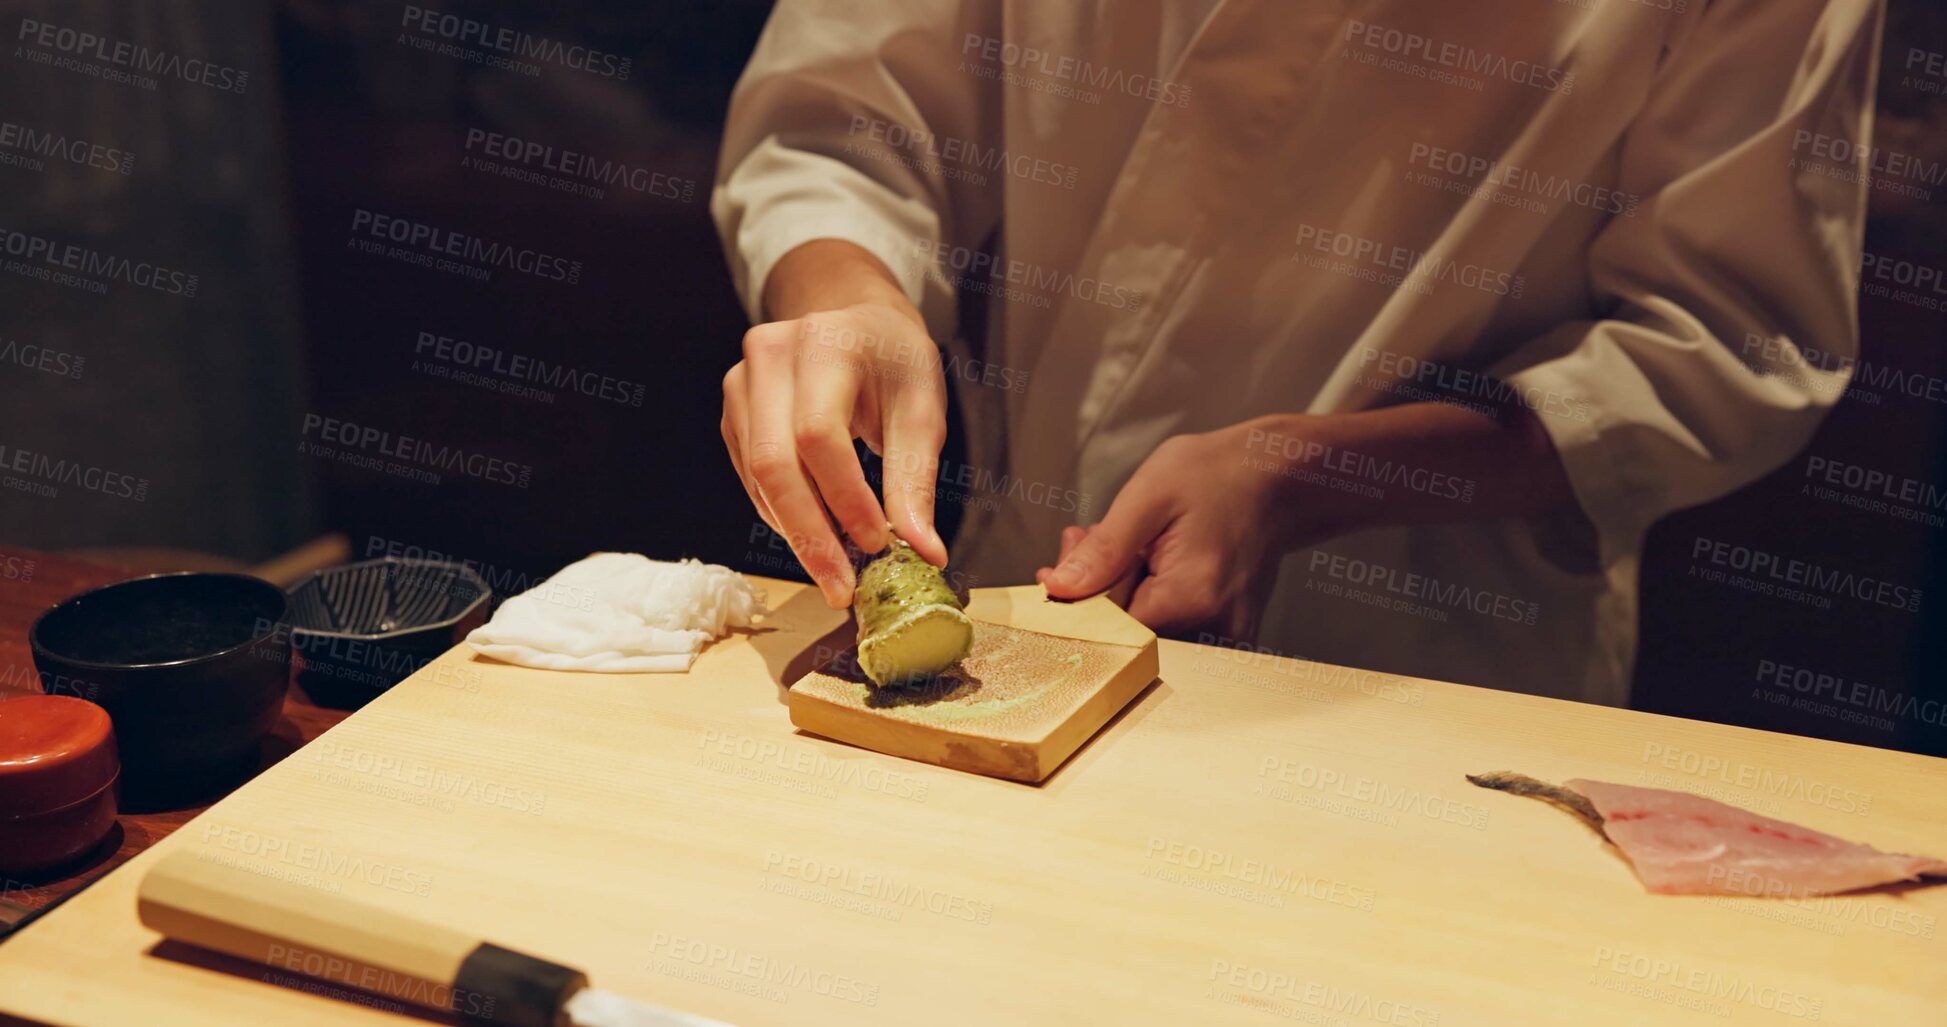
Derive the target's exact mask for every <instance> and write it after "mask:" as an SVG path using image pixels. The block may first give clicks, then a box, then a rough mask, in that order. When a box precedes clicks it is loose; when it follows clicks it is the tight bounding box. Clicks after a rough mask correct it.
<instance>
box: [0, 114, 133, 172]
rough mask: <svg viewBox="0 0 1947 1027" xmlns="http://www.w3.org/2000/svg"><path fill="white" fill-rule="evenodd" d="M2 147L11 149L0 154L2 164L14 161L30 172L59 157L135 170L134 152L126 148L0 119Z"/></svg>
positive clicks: (87, 164)
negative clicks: (74, 137) (70, 136)
mask: <svg viewBox="0 0 1947 1027" xmlns="http://www.w3.org/2000/svg"><path fill="white" fill-rule="evenodd" d="M0 150H5V151H10V152H6V153H0V164H14V165H18V166H21V167H25V168H27V169H28V170H30V171H42V170H45V165H44V164H43V161H45V160H60V161H67V162H68V163H70V164H78V165H80V166H82V167H87V168H96V169H99V170H101V171H112V172H115V173H117V174H122V175H128V174H133V173H134V172H135V154H132V153H130V152H128V151H127V150H123V149H119V148H117V147H113V146H109V145H107V144H104V143H97V142H92V141H90V140H87V139H70V138H69V137H67V136H65V135H62V134H60V133H59V132H47V131H43V130H41V129H38V128H35V127H33V126H32V125H21V124H17V123H15V122H12V121H0ZM36 158H39V159H36Z"/></svg>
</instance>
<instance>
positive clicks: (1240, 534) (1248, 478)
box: [1035, 423, 1331, 639]
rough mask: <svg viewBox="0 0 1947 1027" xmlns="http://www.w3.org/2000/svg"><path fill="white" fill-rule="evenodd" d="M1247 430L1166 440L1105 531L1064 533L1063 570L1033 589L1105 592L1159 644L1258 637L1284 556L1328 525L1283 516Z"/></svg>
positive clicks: (1275, 486) (1274, 480)
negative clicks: (1205, 635)
mask: <svg viewBox="0 0 1947 1027" xmlns="http://www.w3.org/2000/svg"><path fill="white" fill-rule="evenodd" d="M1251 430H1252V425H1251V424H1249V423H1247V424H1241V425H1235V426H1232V427H1229V428H1222V429H1219V430H1217V431H1213V432H1206V433H1204V434H1201V435H1178V436H1175V437H1173V438H1171V439H1169V440H1167V441H1165V442H1164V443H1163V444H1162V445H1161V446H1158V447H1157V448H1156V451H1155V452H1154V453H1151V454H1150V455H1149V459H1147V460H1145V461H1143V463H1142V466H1140V467H1138V468H1137V469H1136V473H1135V475H1134V476H1133V477H1131V478H1130V479H1129V483H1128V484H1127V485H1124V486H1123V487H1122V491H1121V492H1118V493H1117V494H1116V497H1115V502H1113V503H1111V504H1110V505H1109V512H1108V514H1107V516H1105V517H1103V519H1102V521H1101V522H1100V523H1098V524H1096V525H1094V526H1093V527H1090V528H1080V527H1071V528H1067V529H1065V530H1064V531H1063V532H1062V540H1061V541H1062V552H1061V557H1060V559H1059V561H1058V562H1057V565H1056V566H1055V567H1053V568H1048V567H1044V568H1042V569H1041V570H1040V571H1038V572H1037V573H1036V574H1035V580H1037V581H1039V582H1041V584H1043V585H1044V586H1046V587H1047V589H1048V594H1049V595H1051V596H1054V597H1055V598H1057V599H1081V598H1084V597H1087V596H1091V595H1094V594H1096V593H1098V592H1105V591H1106V592H1107V593H1108V594H1109V597H1110V598H1111V599H1113V600H1115V601H1116V602H1117V603H1119V604H1121V605H1123V606H1125V607H1127V608H1128V610H1129V614H1130V616H1132V617H1135V618H1136V619H1137V620H1139V621H1142V622H1143V623H1144V624H1147V625H1148V626H1149V627H1150V628H1151V629H1152V630H1154V631H1155V632H1156V633H1157V634H1160V635H1171V636H1179V637H1195V636H1196V635H1197V634H1198V633H1199V632H1209V633H1210V634H1213V635H1217V636H1221V637H1225V638H1237V639H1249V638H1251V637H1253V636H1254V635H1255V634H1256V631H1257V625H1258V619H1259V618H1260V617H1262V616H1263V613H1264V604H1265V602H1266V600H1268V599H1269V598H1270V595H1271V586H1272V584H1273V582H1275V581H1276V580H1277V574H1278V562H1279V559H1280V558H1281V557H1283V556H1284V554H1285V553H1287V552H1289V551H1290V550H1291V549H1292V548H1294V547H1295V546H1296V545H1299V544H1309V543H1310V541H1311V540H1314V539H1316V538H1319V537H1323V536H1324V535H1325V534H1329V533H1330V532H1331V526H1330V525H1327V524H1325V523H1322V522H1320V523H1309V519H1308V518H1306V517H1305V516H1304V511H1303V510H1300V509H1289V508H1285V509H1281V508H1280V507H1281V506H1283V505H1284V504H1280V503H1279V497H1280V496H1281V495H1282V494H1283V490H1282V489H1281V488H1279V481H1280V479H1279V477H1278V476H1277V475H1273V474H1267V473H1265V471H1263V470H1262V469H1259V467H1258V466H1256V465H1255V464H1253V463H1252V462H1251V460H1250V459H1249V456H1250V452H1251V450H1250V447H1249V445H1248V444H1247V440H1248V438H1249V432H1250V431H1251Z"/></svg>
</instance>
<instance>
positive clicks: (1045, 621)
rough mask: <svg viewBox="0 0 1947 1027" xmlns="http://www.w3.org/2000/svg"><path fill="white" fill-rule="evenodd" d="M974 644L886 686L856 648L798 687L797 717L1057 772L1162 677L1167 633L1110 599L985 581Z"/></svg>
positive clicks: (1016, 772) (980, 763) (949, 756)
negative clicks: (925, 672)
mask: <svg viewBox="0 0 1947 1027" xmlns="http://www.w3.org/2000/svg"><path fill="white" fill-rule="evenodd" d="M967 615H968V616H969V617H971V618H972V619H973V621H974V642H973V651H972V652H970V653H969V654H968V656H967V658H966V659H965V660H962V661H961V663H960V665H959V666H958V667H956V668H955V669H954V670H952V671H949V672H948V673H946V674H943V675H941V676H940V677H939V678H937V679H935V680H933V681H930V682H925V683H921V684H916V685H908V686H902V687H896V688H883V689H881V688H874V687H872V686H871V685H870V684H869V683H867V682H866V680H865V678H864V676H863V675H861V674H860V673H859V672H858V669H857V666H856V663H855V658H854V657H853V655H852V654H851V653H850V652H849V651H848V652H847V653H845V654H843V655H841V656H840V657H838V658H837V659H835V660H832V661H830V662H829V663H827V664H826V665H825V666H823V667H820V668H819V669H817V670H814V671H812V672H811V673H809V674H807V675H805V676H804V677H803V678H801V679H799V680H798V681H797V682H796V683H795V684H793V685H792V686H791V693H790V700H789V703H790V708H791V723H792V724H794V725H796V726H797V727H799V728H801V729H802V730H805V731H809V732H811V733H813V734H818V735H823V736H824V737H826V738H831V739H835V740H837V741H841V742H847V743H850V744H852V745H857V746H860V747H862V748H866V749H872V750H874V751H876V752H883V753H887V754H889V755H893V756H902V757H905V758H906V759H912V760H919V761H921V762H925V763H932V764H936V765H938V766H942V767H951V768H953V769H955V770H965V771H971V772H973V773H976V774H985V775H987V776H989V777H1000V778H1008V779H1010V780H1015V781H1026V782H1030V783H1035V782H1040V781H1042V780H1045V779H1046V778H1047V777H1048V775H1050V774H1052V773H1054V772H1055V769H1056V768H1057V767H1059V766H1061V765H1062V763H1063V762H1065V761H1066V760H1067V759H1068V757H1069V756H1071V755H1073V754H1074V753H1075V751H1076V750H1077V749H1079V748H1081V746H1082V744H1083V743H1084V742H1086V741H1088V739H1089V738H1090V737H1092V736H1093V735H1094V734H1095V732H1097V731H1098V730H1100V729H1101V728H1102V725H1104V724H1106V723H1108V722H1109V721H1110V720H1111V719H1113V718H1114V717H1115V715H1116V714H1117V713H1118V712H1120V711H1121V710H1122V708H1123V707H1124V706H1126V705H1128V703H1129V701H1130V700H1131V699H1134V698H1135V697H1136V696H1137V695H1138V694H1139V693H1141V692H1142V690H1143V689H1144V688H1145V687H1147V686H1148V685H1149V683H1150V682H1151V681H1154V680H1155V679H1156V672H1157V658H1156V636H1155V634H1154V633H1153V632H1151V631H1150V630H1149V629H1148V628H1145V627H1143V626H1142V624H1141V623H1139V622H1138V621H1136V620H1135V619H1134V618H1132V617H1130V616H1129V615H1128V614H1127V613H1125V612H1123V610H1122V609H1121V608H1120V607H1118V606H1116V605H1115V604H1114V603H1111V602H1110V601H1109V600H1108V599H1106V598H1104V597H1101V596H1097V597H1094V598H1092V599H1086V600H1083V601H1081V602H1077V603H1062V602H1055V601H1053V600H1050V599H1049V598H1048V597H1047V594H1046V593H1045V592H1043V591H1042V590H1041V588H1040V586H1038V585H1027V586H1020V587H1016V588H1004V589H976V590H975V591H974V592H973V594H972V599H971V601H970V602H969V603H968V606H967Z"/></svg>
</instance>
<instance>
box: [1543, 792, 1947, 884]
mask: <svg viewBox="0 0 1947 1027" xmlns="http://www.w3.org/2000/svg"><path fill="white" fill-rule="evenodd" d="M1568 787H1569V788H1572V789H1574V790H1575V791H1577V792H1580V793H1581V794H1583V795H1584V796H1587V797H1588V799H1589V801H1590V802H1591V803H1593V804H1594V805H1595V808H1596V810H1597V811H1598V812H1600V813H1601V814H1602V832H1603V833H1604V834H1606V835H1608V836H1609V840H1610V841H1612V842H1614V843H1615V844H1616V848H1618V849H1620V850H1622V854H1623V855H1624V856H1626V857H1628V859H1629V863H1630V865H1631V866H1633V867H1635V869H1636V876H1637V878H1638V879H1640V880H1641V881H1642V882H1643V886H1644V887H1646V888H1648V889H1649V890H1650V891H1653V892H1661V893H1664V894H1688V895H1747V896H1802V895H1829V894H1832V893H1834V892H1843V891H1851V890H1853V889H1855V888H1870V887H1872V886H1874V885H1879V884H1891V883H1893V882H1895V881H1911V880H1916V879H1918V878H1919V877H1920V876H1922V875H1932V876H1947V861H1942V860H1938V859H1929V858H1927V857H1925V856H1905V855H1900V854H1898V853H1892V852H1881V851H1879V850H1878V849H1875V848H1873V847H1872V846H1870V845H1860V844H1858V843H1857V842H1849V841H1846V840H1845V839H1844V838H1835V837H1833V836H1832V835H1829V834H1824V833H1822V832H1819V831H1814V830H1812V829H1811V828H1809V827H1800V826H1798V825H1797V824H1788V823H1786V822H1784V821H1782V820H1773V819H1771V818H1770V817H1761V816H1759V815H1758V814H1756V813H1752V812H1750V811H1749V810H1742V809H1739V808H1737V807H1736V806H1730V805H1726V804H1724V803H1721V802H1717V801H1715V800H1713V799H1706V798H1704V797H1703V796H1700V795H1691V794H1689V793H1687V792H1673V791H1669V790H1667V789H1663V788H1637V787H1635V786H1633V785H1619V784H1609V783H1607V782H1604V781H1588V780H1583V779H1580V778H1578V779H1576V780H1573V781H1570V782H1568Z"/></svg>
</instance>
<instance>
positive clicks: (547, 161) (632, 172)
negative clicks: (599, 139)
mask: <svg viewBox="0 0 1947 1027" xmlns="http://www.w3.org/2000/svg"><path fill="white" fill-rule="evenodd" d="M465 149H466V152H467V155H466V156H465V157H462V158H460V166H461V167H465V168H475V169H477V170H480V171H486V172H489V173H491V174H497V175H500V176H501V177H503V178H512V179H515V180H517V181H524V182H528V183H530V184H532V185H540V186H546V187H547V188H550V189H554V190H556V191H557V192H566V193H574V194H576V195H580V196H588V197H592V198H594V199H598V200H599V199H601V198H602V197H603V196H605V195H606V194H607V190H608V189H612V188H617V187H620V188H623V189H628V190H629V191H631V192H638V193H642V194H644V195H648V196H656V197H660V198H662V199H665V200H676V201H677V202H679V203H688V202H690V201H691V200H692V199H694V198H695V197H696V182H695V181H694V180H693V179H687V178H677V177H675V176H673V175H666V174H663V173H662V172H660V171H651V170H649V169H648V168H644V167H637V166H634V165H631V164H627V163H625V162H623V161H613V160H603V159H601V158H597V157H591V156H589V155H588V154H585V153H579V152H577V151H575V150H568V149H561V148H557V147H554V146H551V145H549V144H547V143H542V142H537V141H535V140H533V139H522V138H520V137H518V136H509V135H502V134H500V133H499V132H489V131H487V130H486V129H484V128H469V129H467V130H466V146H465ZM480 155H484V156H486V157H491V158H494V160H491V161H489V160H482V159H481V156H480ZM499 161H504V162H505V163H504V164H502V163H496V162H499Z"/></svg>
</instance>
